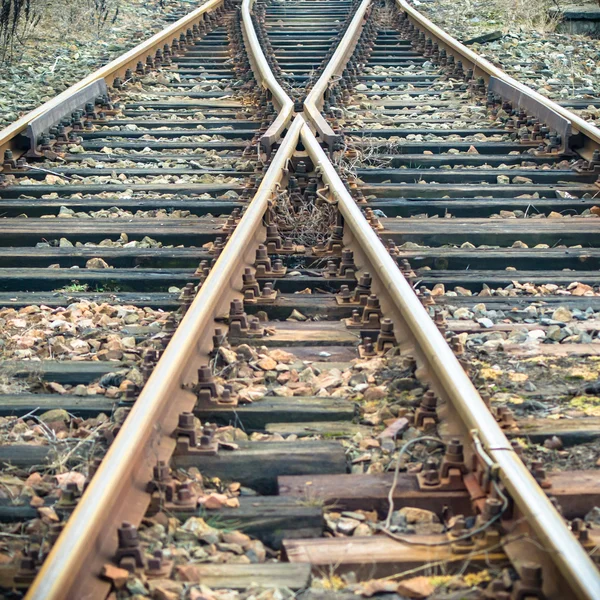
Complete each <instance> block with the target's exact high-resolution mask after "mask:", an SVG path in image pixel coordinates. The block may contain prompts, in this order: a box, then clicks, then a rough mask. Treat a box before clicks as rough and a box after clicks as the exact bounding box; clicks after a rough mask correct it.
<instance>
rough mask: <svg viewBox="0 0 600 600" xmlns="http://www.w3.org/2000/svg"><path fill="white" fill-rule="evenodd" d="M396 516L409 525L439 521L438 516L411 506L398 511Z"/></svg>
mask: <svg viewBox="0 0 600 600" xmlns="http://www.w3.org/2000/svg"><path fill="white" fill-rule="evenodd" d="M398 514H399V515H400V516H401V517H404V519H406V522H407V523H408V524H409V525H412V524H414V523H439V522H440V520H439V519H438V516H437V515H436V514H435V513H434V512H431V511H430V510H425V509H422V508H415V507H412V506H404V507H402V508H401V509H400V510H399V511H398Z"/></svg>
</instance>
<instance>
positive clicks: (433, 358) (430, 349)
mask: <svg viewBox="0 0 600 600" xmlns="http://www.w3.org/2000/svg"><path fill="white" fill-rule="evenodd" d="M301 139H302V143H303V144H304V147H305V148H306V150H307V152H308V154H309V156H310V157H311V159H312V161H313V163H314V164H315V165H319V167H320V170H321V175H322V177H323V179H324V181H325V183H326V184H327V185H328V186H329V191H330V192H331V193H332V194H333V196H334V198H335V199H336V200H337V205H338V207H339V211H340V213H341V214H342V216H343V217H344V224H345V227H344V230H345V231H344V245H345V246H349V247H350V248H352V250H353V251H354V259H355V263H356V264H357V266H358V267H359V268H360V269H361V270H363V271H364V270H368V271H369V273H371V276H372V277H373V288H372V289H373V292H374V293H376V294H378V296H379V300H380V302H381V305H382V310H383V313H384V314H385V315H386V316H389V317H390V318H392V320H393V322H394V326H395V331H396V336H397V338H399V343H400V346H401V348H402V347H404V348H405V349H407V350H408V352H410V353H411V354H413V355H415V358H417V362H418V363H420V364H421V365H422V366H424V367H425V369H424V370H423V372H424V373H425V374H427V375H428V376H429V377H430V378H431V380H432V381H431V383H432V385H433V388H434V390H435V391H436V393H437V394H438V396H439V397H440V398H441V399H442V400H445V401H447V402H448V401H449V402H450V403H451V405H452V408H453V409H454V410H456V411H457V413H458V416H459V418H460V419H461V420H462V422H463V423H464V426H465V428H466V432H467V433H470V432H471V431H472V430H476V431H477V432H478V436H479V439H480V440H481V441H482V443H483V445H484V446H485V448H486V450H487V452H488V453H489V456H490V457H491V458H492V460H493V461H494V462H495V463H496V464H497V465H498V467H499V469H500V478H501V480H502V482H503V483H504V485H505V486H506V488H507V490H508V491H509V493H510V495H511V497H512V498H513V500H514V502H515V503H516V504H517V506H518V507H519V509H520V511H521V512H522V513H523V516H524V517H525V518H526V519H527V523H528V524H529V526H530V527H531V529H532V530H533V532H534V533H535V535H536V536H537V537H538V539H539V540H540V542H541V543H542V544H543V546H544V549H545V550H544V551H545V552H549V553H551V555H552V560H553V562H554V563H555V564H556V565H557V566H558V568H559V569H560V572H561V574H562V576H563V577H564V579H565V580H566V581H567V582H568V585H569V588H570V589H571V590H572V592H574V593H575V594H576V596H577V598H581V599H584V598H585V599H588V600H592V599H595V600H597V599H598V598H600V572H599V571H598V569H597V567H596V566H595V564H594V563H593V562H592V560H591V559H590V558H589V556H588V555H587V553H586V551H585V550H584V548H583V546H582V545H581V544H580V543H579V541H577V540H576V539H575V537H574V536H573V535H572V534H571V532H570V531H569V529H568V528H567V526H566V524H565V522H564V520H563V518H562V517H561V516H560V515H559V513H558V512H557V511H556V509H555V508H554V506H553V505H552V503H551V502H550V500H549V499H548V496H546V494H545V493H544V491H543V490H542V489H541V488H540V486H539V485H538V483H537V481H536V480H535V479H534V478H533V477H532V475H531V474H530V472H529V470H528V469H527V467H526V466H525V465H524V464H523V462H522V460H521V459H520V458H519V456H518V455H517V454H516V453H515V451H514V449H513V448H512V446H511V444H510V442H509V440H508V439H507V437H506V436H505V434H504V433H503V431H502V430H501V429H500V426H499V425H498V423H497V422H496V420H495V419H494V417H493V416H492V414H491V413H490V411H489V409H488V408H487V406H486V405H485V403H484V401H483V400H482V398H481V396H480V395H479V393H478V392H477V390H476V389H475V387H474V386H473V384H472V382H471V380H470V379H469V377H468V376H467V374H466V373H465V371H464V370H463V368H462V367H461V365H460V363H459V362H458V360H457V358H456V356H455V355H454V353H453V352H452V350H451V349H450V347H449V346H448V344H447V343H446V340H445V339H444V337H443V336H442V334H441V333H440V331H439V330H438V328H437V326H436V325H435V324H434V322H433V321H432V320H431V318H430V317H429V314H428V313H427V311H426V310H425V308H424V307H423V305H422V304H421V302H420V300H419V299H418V297H417V296H416V294H415V293H414V291H413V289H412V287H411V285H410V284H409V283H408V281H407V280H406V279H405V278H404V276H403V275H402V273H401V272H400V269H399V268H398V265H397V264H396V262H395V261H394V259H393V258H392V257H391V256H390V254H389V253H388V251H387V250H386V249H385V247H384V246H383V244H382V243H381V241H380V240H379V238H378V236H377V235H376V233H375V232H374V231H373V230H372V228H371V227H370V226H369V225H368V224H367V222H366V220H365V218H364V216H363V214H362V212H361V211H360V209H359V208H358V206H357V204H356V202H355V201H354V199H353V198H352V196H351V195H350V193H349V192H348V190H347V189H346V187H345V186H344V184H343V182H342V180H341V179H340V177H339V175H338V174H337V172H336V170H335V167H334V166H333V164H332V163H331V162H330V161H329V160H328V159H327V156H326V155H325V152H324V151H323V149H322V148H321V146H320V145H319V142H318V141H317V139H316V138H315V136H314V135H313V133H312V131H311V130H310V128H309V127H308V126H305V127H303V128H302V132H301ZM544 576H545V580H544V591H545V592H546V593H547V596H548V597H549V598H556V599H557V600H558V598H565V597H566V596H564V595H557V594H556V592H557V590H564V586H562V585H561V582H560V581H558V580H557V579H556V578H555V579H554V580H551V579H549V578H548V577H546V573H544ZM562 593H563V591H559V594H562Z"/></svg>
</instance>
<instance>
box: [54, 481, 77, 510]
mask: <svg viewBox="0 0 600 600" xmlns="http://www.w3.org/2000/svg"><path fill="white" fill-rule="evenodd" d="M79 498H81V492H80V491H79V486H78V485H77V484H76V483H75V482H74V481H70V482H68V483H67V484H66V485H65V488H64V489H61V491H60V498H59V499H58V502H57V503H56V509H57V510H59V509H60V510H65V511H72V510H73V509H74V508H75V507H76V506H77V502H78V501H79Z"/></svg>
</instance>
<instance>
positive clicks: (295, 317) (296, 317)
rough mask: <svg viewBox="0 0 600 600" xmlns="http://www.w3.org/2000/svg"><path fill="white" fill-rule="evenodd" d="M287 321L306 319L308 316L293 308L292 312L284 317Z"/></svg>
mask: <svg viewBox="0 0 600 600" xmlns="http://www.w3.org/2000/svg"><path fill="white" fill-rule="evenodd" d="M286 320H287V321H307V320H308V317H305V316H304V315H303V314H302V313H301V312H300V311H298V310H296V309H294V310H293V311H292V314H291V315H290V316H289V317H288V318H287V319H286Z"/></svg>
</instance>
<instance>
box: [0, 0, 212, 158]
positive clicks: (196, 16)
mask: <svg viewBox="0 0 600 600" xmlns="http://www.w3.org/2000/svg"><path fill="white" fill-rule="evenodd" d="M223 3H224V0H208V1H207V2H206V3H205V4H203V5H202V6H201V7H200V8H197V9H196V10H193V11H192V12H191V13H189V14H188V15H186V16H185V17H182V18H181V19H179V20H178V21H176V22H175V23H173V24H172V25H169V27H167V28H166V29H163V30H162V31H160V32H158V33H156V34H155V35H153V36H152V37H151V38H149V39H147V40H146V41H145V42H142V43H141V44H138V45H137V46H136V47H135V48H132V49H131V50H129V51H128V52H126V53H125V54H122V55H121V56H119V57H118V58H116V59H115V60H113V61H111V62H109V63H108V64H107V65H105V66H104V67H101V68H100V69H98V70H96V71H94V72H93V73H90V74H89V75H88V76H87V77H84V78H83V79H81V80H80V81H78V82H77V83H74V84H73V85H72V86H71V87H69V88H67V89H66V90H65V91H64V92H61V93H60V94H59V95H58V96H55V97H54V98H52V100H48V102H45V103H44V104H42V105H41V106H38V107H37V108H36V109H34V110H32V111H31V112H29V113H27V114H26V115H24V116H22V117H21V118H20V119H18V120H17V121H15V122H14V123H11V124H10V125H9V126H8V127H6V128H4V129H2V130H0V156H2V155H3V154H4V151H5V150H9V149H10V150H13V151H15V152H17V151H18V150H19V149H18V148H16V146H15V140H16V138H17V136H18V135H19V134H20V133H22V132H24V131H25V130H26V129H27V126H28V125H29V123H31V121H33V120H34V119H36V118H37V117H40V116H42V115H43V114H45V113H47V112H48V111H50V110H52V109H53V108H56V107H57V106H59V105H60V104H61V103H62V102H64V101H65V100H67V99H68V98H69V97H71V96H72V95H73V94H74V93H75V92H78V91H79V90H81V89H82V88H84V87H85V86H87V85H89V84H90V83H93V82H94V81H98V80H99V79H106V78H109V77H112V78H113V79H114V78H115V77H122V76H123V75H124V74H125V71H127V69H129V68H132V67H133V68H134V69H135V66H136V65H137V62H138V61H139V60H140V58H142V57H143V58H145V57H146V56H147V55H153V54H154V52H156V50H158V49H160V50H162V47H163V45H164V44H166V43H170V42H171V41H172V40H173V39H175V38H179V34H180V33H185V32H186V31H187V29H189V28H190V27H192V26H193V25H196V24H198V23H200V22H201V21H203V19H204V15H205V14H206V13H208V12H212V11H213V10H216V9H218V8H219V7H220V6H222V5H223ZM0 168H1V167H0Z"/></svg>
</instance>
